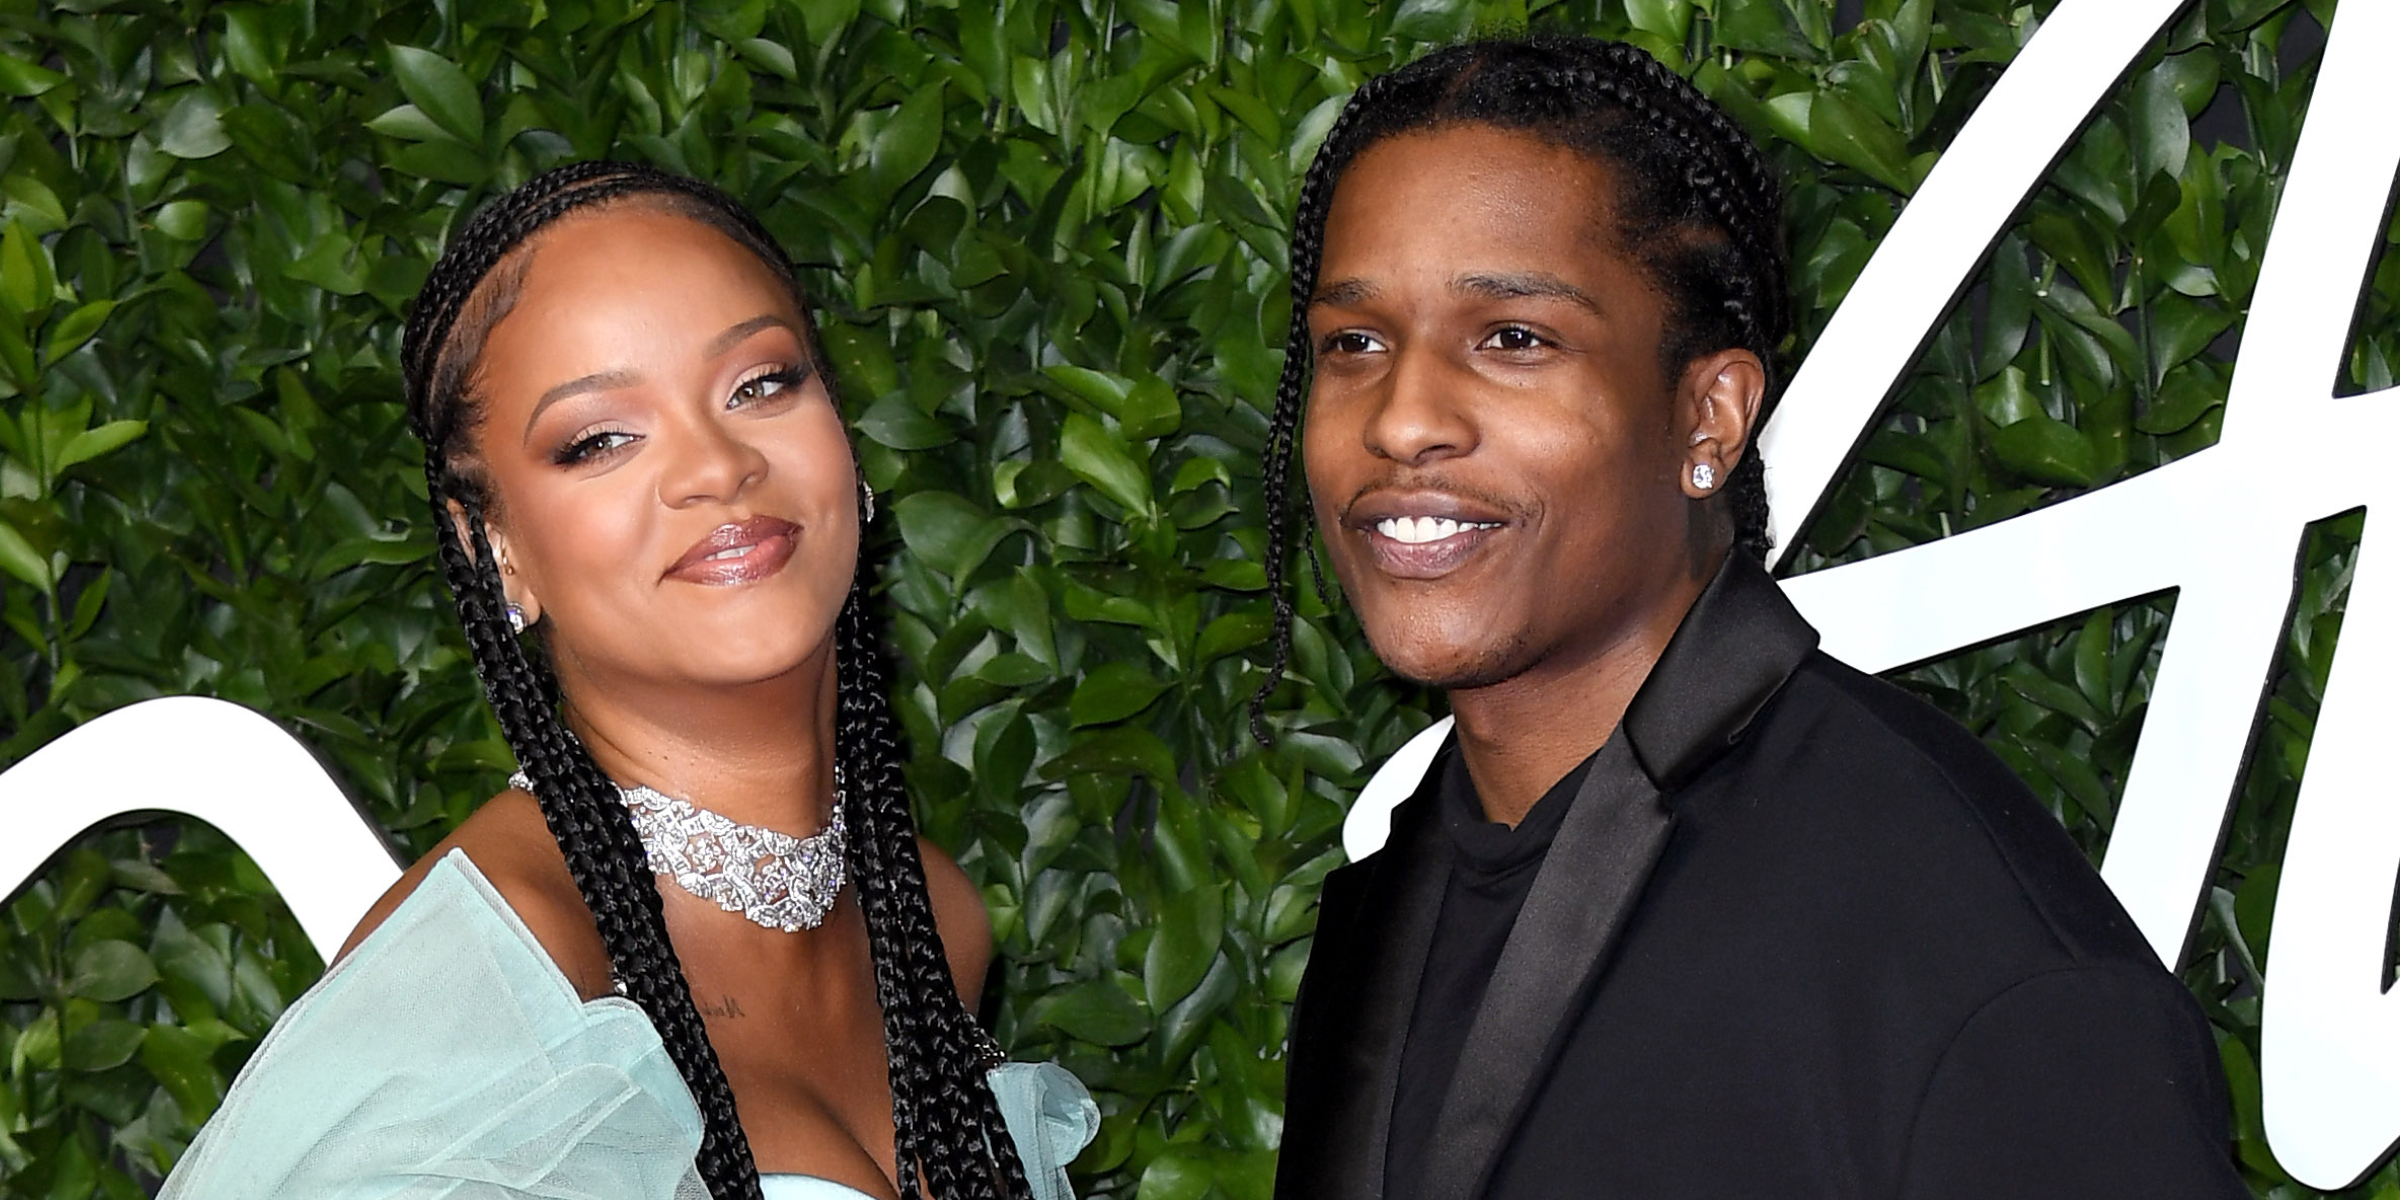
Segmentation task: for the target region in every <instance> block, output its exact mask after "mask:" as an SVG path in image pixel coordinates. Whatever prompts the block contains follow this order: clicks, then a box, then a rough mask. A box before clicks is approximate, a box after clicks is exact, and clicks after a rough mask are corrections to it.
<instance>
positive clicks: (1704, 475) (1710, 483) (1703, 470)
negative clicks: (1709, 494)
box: [1692, 463, 1717, 492]
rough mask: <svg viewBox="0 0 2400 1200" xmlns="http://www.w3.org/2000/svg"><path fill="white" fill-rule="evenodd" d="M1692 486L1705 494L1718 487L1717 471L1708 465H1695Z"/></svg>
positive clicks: (1693, 466)
mask: <svg viewBox="0 0 2400 1200" xmlns="http://www.w3.org/2000/svg"><path fill="white" fill-rule="evenodd" d="M1692 486H1693V487H1696V488H1699V489H1700V490H1701V491H1704V492H1705V491H1708V490H1709V489H1710V488H1713V487H1715V486H1717V469H1716V468H1715V467H1712V466H1710V465H1708V464H1707V463H1693V464H1692Z"/></svg>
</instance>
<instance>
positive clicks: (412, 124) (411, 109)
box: [367, 104, 460, 142]
mask: <svg viewBox="0 0 2400 1200" xmlns="http://www.w3.org/2000/svg"><path fill="white" fill-rule="evenodd" d="M367 128H369V129H372V130H374V131H375V132H377V133H380V134H384V135H386V136H388V137H396V138H403V139H406V140H408V141H412V142H456V141H459V140H460V139H459V137H458V135H457V134H454V133H452V132H450V131H449V130H447V129H444V128H442V126H441V123H440V122H438V121H435V120H434V119H433V118H432V117H431V116H429V115H428V114H427V113H426V112H425V110H424V109H421V108H418V107H417V106H416V105H414V104H401V105H396V106H394V107H392V108H389V109H386V110H385V111H384V112H383V114H382V115H380V116H378V117H376V118H375V119H373V120H371V121H368V122H367Z"/></svg>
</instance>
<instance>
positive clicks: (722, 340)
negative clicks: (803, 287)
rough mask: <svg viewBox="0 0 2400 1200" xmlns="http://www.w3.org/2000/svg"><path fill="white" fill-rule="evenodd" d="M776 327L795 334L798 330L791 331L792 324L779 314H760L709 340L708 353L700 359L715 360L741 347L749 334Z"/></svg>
mask: <svg viewBox="0 0 2400 1200" xmlns="http://www.w3.org/2000/svg"><path fill="white" fill-rule="evenodd" d="M777 326H781V327H783V328H785V329H790V330H791V331H792V332H793V333H795V334H797V333H798V332H799V330H796V329H792V323H791V322H790V321H786V320H784V319H783V317H782V316H781V315H779V314H776V313H760V314H759V315H757V316H755V317H752V318H750V319H749V320H747V321H742V322H739V323H737V324H735V325H734V326H732V327H731V328H729V329H727V330H726V331H725V332H723V333H720V334H718V335H717V336H715V337H713V338H710V339H709V342H708V351H707V353H706V354H704V355H703V356H702V357H705V358H715V357H716V356H718V355H720V354H723V353H725V352H726V351H728V350H731V349H733V348H734V347H735V346H738V345H741V344H742V339H743V338H746V337H749V336H750V335H751V334H754V333H757V332H758V331H759V330H761V329H773V328H775V327H777Z"/></svg>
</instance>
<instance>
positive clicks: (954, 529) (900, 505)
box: [892, 491, 1023, 583]
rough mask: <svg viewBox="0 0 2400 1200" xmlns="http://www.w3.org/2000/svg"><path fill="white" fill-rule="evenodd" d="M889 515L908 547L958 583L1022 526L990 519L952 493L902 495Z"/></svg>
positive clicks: (999, 519)
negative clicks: (894, 519)
mask: <svg viewBox="0 0 2400 1200" xmlns="http://www.w3.org/2000/svg"><path fill="white" fill-rule="evenodd" d="M892 512H893V515H894V517H895V518H896V519H897V520H898V522H899V525H900V538H901V540H902V541H903V542H906V543H907V545H908V548H909V549H910V550H911V551H912V552H914V553H916V554H918V555H919V556H921V557H923V558H924V559H925V560H926V561H927V562H929V563H931V564H933V566H934V568H935V569H937V570H939V571H941V572H942V573H943V574H945V575H948V576H949V577H950V578H951V579H952V580H954V581H956V582H959V583H964V582H966V579H967V576H969V575H972V574H974V572H975V568H977V567H979V566H982V565H983V560H984V559H985V558H988V557H990V555H991V553H992V548H993V547H994V546H997V545H999V544H1000V539H1002V538H1005V537H1007V536H1008V535H1009V534H1010V533H1011V532H1014V531H1015V530H1016V529H1018V528H1019V527H1020V526H1021V525H1022V524H1023V523H1022V522H1020V521H1016V520H1013V519H1010V518H1006V517H997V516H993V515H992V514H990V513H987V512H985V511H983V510H982V509H979V508H977V507H975V505H974V504H972V503H970V502H969V501H968V500H967V499H966V497H964V496H960V495H958V494H956V493H954V492H932V491H927V492H917V493H914V494H912V495H908V496H903V497H901V498H900V500H899V501H898V502H897V503H895V504H893V505H892Z"/></svg>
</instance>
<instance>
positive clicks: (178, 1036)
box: [141, 1025, 225, 1124]
mask: <svg viewBox="0 0 2400 1200" xmlns="http://www.w3.org/2000/svg"><path fill="white" fill-rule="evenodd" d="M215 1052H216V1043H215V1042H212V1041H210V1040H209V1039H207V1038H204V1037H202V1036H200V1035H199V1034H196V1033H193V1032H192V1031H190V1030H188V1029H182V1028H178V1027H176V1026H173V1025H153V1026H151V1027H150V1028H149V1030H148V1031H147V1032H145V1033H144V1034H143V1035H142V1047H141V1058H142V1069H143V1070H145V1071H148V1072H149V1073H150V1077H151V1078H152V1079H155V1080H157V1081H158V1085H159V1086H160V1087H162V1088H165V1089H166V1091H167V1095H169V1096H172V1097H174V1099H175V1106H176V1107H177V1108H180V1109H182V1110H183V1118H184V1120H186V1121H190V1122H192V1123H194V1124H198V1123H199V1122H201V1121H205V1120H207V1119H208V1117H209V1115H210V1114H211V1113H214V1112H215V1111H216V1110H217V1104H218V1102H219V1101H220V1100H222V1099H224V1096H225V1077H224V1075H223V1074H221V1073H220V1072H218V1070H217V1068H216V1064H215V1063H214V1061H212V1056H213V1055H214V1054H215Z"/></svg>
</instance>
